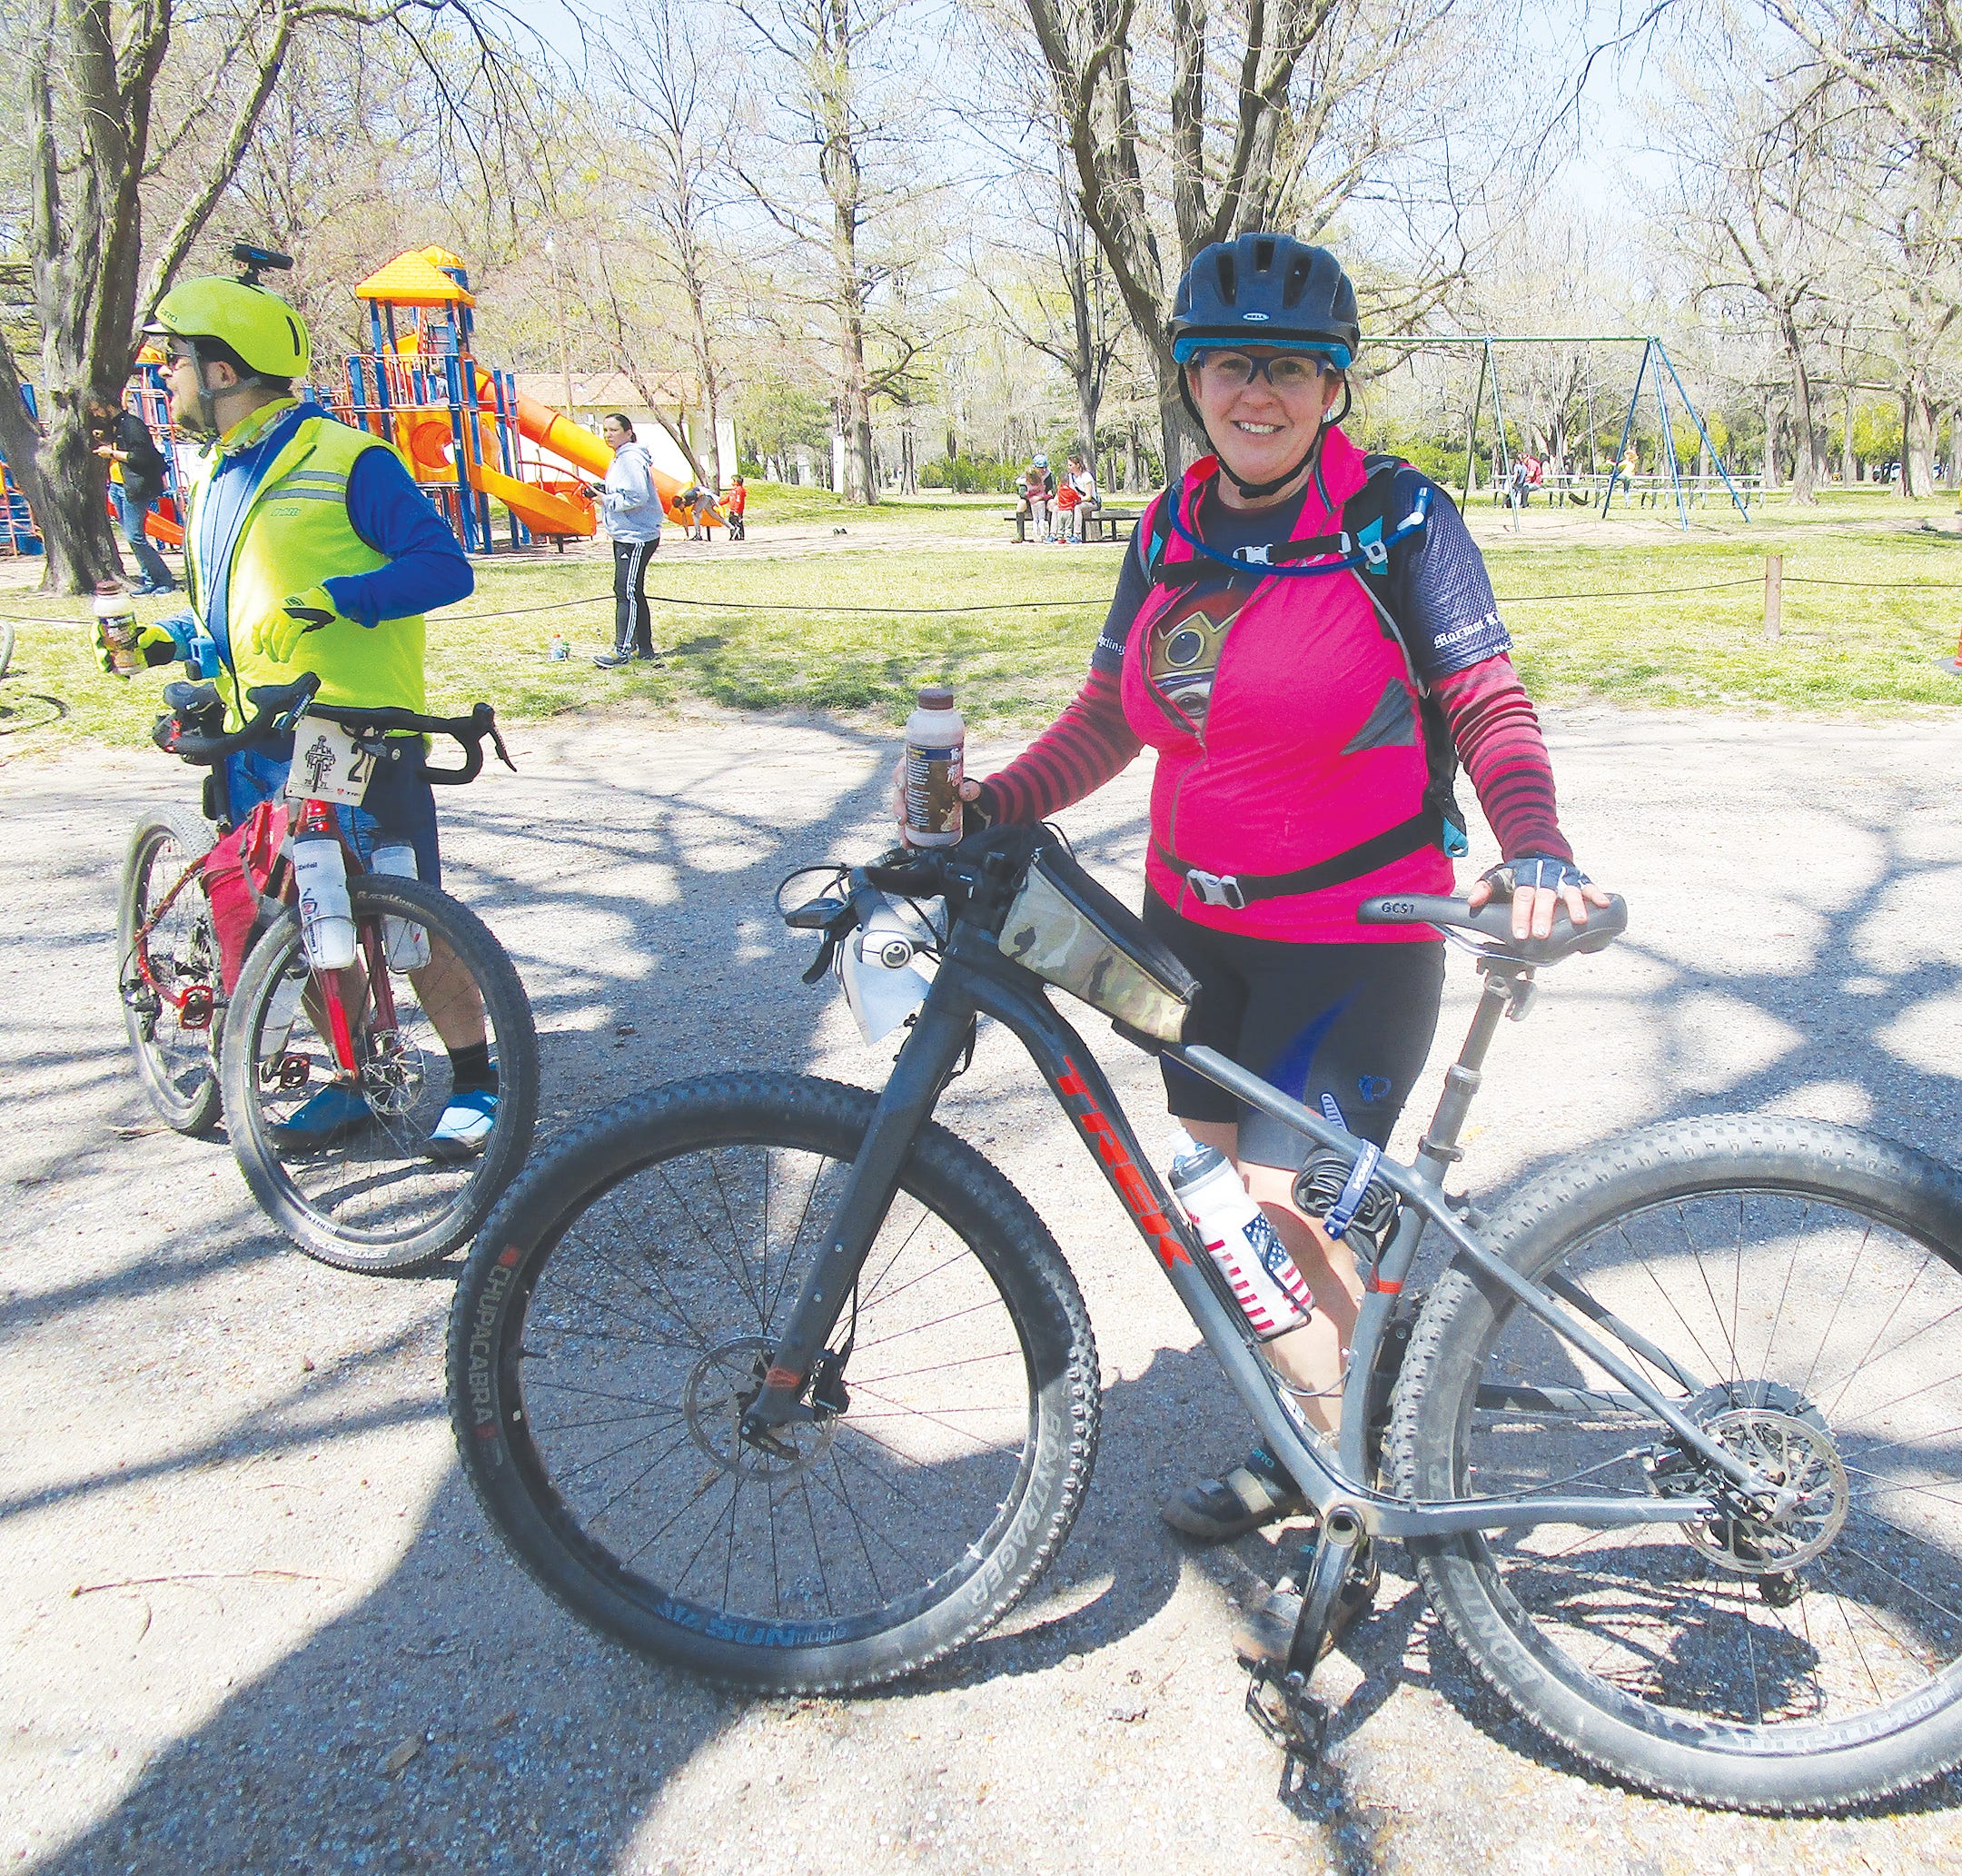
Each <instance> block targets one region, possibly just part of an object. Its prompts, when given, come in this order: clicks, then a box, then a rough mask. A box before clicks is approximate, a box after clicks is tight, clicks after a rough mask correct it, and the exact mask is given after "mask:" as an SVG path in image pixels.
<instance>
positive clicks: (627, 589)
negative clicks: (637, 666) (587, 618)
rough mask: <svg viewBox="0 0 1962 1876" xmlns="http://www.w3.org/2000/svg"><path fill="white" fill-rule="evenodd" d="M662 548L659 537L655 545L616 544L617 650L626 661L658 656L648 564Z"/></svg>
mask: <svg viewBox="0 0 1962 1876" xmlns="http://www.w3.org/2000/svg"><path fill="white" fill-rule="evenodd" d="M659 545H660V536H659V534H657V535H656V536H655V537H654V538H653V540H651V541H615V542H614V543H613V649H614V650H615V651H617V652H618V653H619V655H620V656H621V657H622V658H625V657H626V656H628V654H629V653H630V652H634V651H638V652H639V653H640V655H641V656H642V657H643V658H651V657H652V656H653V655H654V621H653V619H652V618H651V617H650V616H649V612H648V602H647V592H646V591H645V589H646V587H647V568H648V561H649V560H651V559H652V558H653V555H654V551H655V549H656V548H658V547H659Z"/></svg>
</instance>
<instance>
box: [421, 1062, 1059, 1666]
mask: <svg viewBox="0 0 1962 1876" xmlns="http://www.w3.org/2000/svg"><path fill="white" fill-rule="evenodd" d="M874 1105H875V1102H874V1097H873V1096H872V1095H871V1094H869V1093H867V1091H865V1090H864V1089H860V1088H847V1087H840V1086H838V1085H837V1083H834V1082H828V1081H818V1080H813V1079H808V1078H800V1077H792V1076H786V1075H724V1076H713V1077H704V1078H702V1079H700V1080H696V1081H689V1082H681V1083H678V1084H676V1085H674V1086H672V1087H666V1088H660V1089H657V1090H656V1091H654V1092H653V1093H651V1094H647V1095H642V1096H639V1097H636V1098H635V1099H632V1100H629V1101H626V1102H623V1103H621V1104H620V1105H619V1107H615V1108H613V1109H611V1110H610V1111H609V1112H608V1113H606V1114H604V1115H601V1116H600V1117H599V1118H598V1119H596V1120H594V1121H591V1122H590V1123H589V1124H588V1125H586V1126H585V1127H580V1129H578V1130H577V1131H576V1132H574V1133H571V1134H569V1135H567V1136H565V1137H563V1138H562V1139H561V1140H560V1141H559V1142H558V1143H557V1144H556V1145H555V1146H554V1147H553V1150H552V1151H551V1152H550V1155H548V1156H546V1157H545V1158H543V1159H541V1160H540V1161H539V1162H538V1163H537V1164H535V1165H534V1166H532V1167H531V1168H530V1171H529V1172H528V1173H527V1174H526V1176H525V1177H524V1178H523V1179H522V1180H521V1181H520V1184H519V1185H518V1186H516V1187H514V1188H513V1190H512V1192H511V1193H510V1196H509V1198H508V1199H507V1200H506V1202H505V1203H504V1205H503V1206H500V1209H499V1211H498V1213H497V1215H496V1216H494V1217H493V1218H492V1219H491V1221H490V1225H489V1226H487V1227H486V1228H485V1230H484V1233H483V1236H481V1238H480V1239H479V1240H478V1243H477V1246H476V1248H475V1249H474V1250H473V1251H472V1252H471V1259H470V1263H469V1266H468V1267H467V1268H466V1269H465V1271H464V1275H463V1281H462V1283H461V1285H459V1287H458V1290H457V1297H456V1303H455V1306H454V1308H453V1310H452V1312H451V1319H450V1404H451V1416H452V1418H453V1420H454V1422H455V1426H456V1435H457V1444H458V1447H459V1449H460V1450H461V1454H462V1456H463V1465H464V1471H465V1472H466V1473H467V1474H469V1477H470V1480H471V1484H472V1486H473V1487H474V1488H475V1489H476V1492H477V1495H478V1497H479V1499H480V1500H481V1503H482V1504H483V1506H484V1509H485V1510H486V1511H487V1512H488V1513H489V1514H490V1519H491V1521H492V1523H493V1524H496V1525H497V1527H498V1529H499V1530H500V1532H501V1533H502V1534H503V1536H504V1538H505V1541H506V1542H507V1543H509V1544H510V1547H511V1549H512V1550H513V1552H515V1553H516V1554H517V1556H518V1559H519V1561H520V1563H523V1564H524V1566H525V1567H526V1568H527V1569H528V1570H530V1572H531V1573H532V1574H533V1575H534V1576H535V1577H537V1578H538V1580H539V1581H540V1583H542V1584H543V1585H544V1586H545V1588H546V1589H547V1590H549V1591H550V1593H552V1594H553V1595H554V1596H556V1597H557V1598H558V1599H559V1600H560V1602H562V1603H565V1604H566V1605H567V1606H568V1607H569V1608H570V1609H571V1610H572V1611H573V1613H575V1614H577V1615H579V1616H580V1617H581V1618H582V1619H584V1620H585V1621H587V1622H589V1623H592V1624H593V1625H594V1626H595V1627H597V1628H599V1629H601V1630H603V1631H605V1632H606V1633H609V1634H611V1635H614V1636H617V1637H618V1638H619V1640H620V1641H622V1642H625V1643H627V1644H628V1645H629V1646H630V1647H633V1648H638V1649H640V1650H642V1651H643V1652H645V1653H649V1654H653V1655H657V1656H659V1657H661V1658H662V1659H664V1660H668V1661H670V1662H673V1663H676V1664H678V1665H679V1666H681V1667H684V1668H687V1669H689V1671H691V1672H693V1673H699V1674H701V1675H704V1676H707V1677H708V1678H710V1679H713V1680H717V1681H720V1682H728V1683H732V1684H735V1685H739V1686H743V1687H748V1688H757V1689H763V1690H768V1691H772V1692H796V1691H804V1692H816V1691H818V1690H822V1689H830V1690H834V1691H837V1690H842V1689H847V1688H853V1687H866V1686H871V1685H875V1684H877V1682H883V1681H888V1680H891V1679H893V1678H895V1677H896V1676H898V1675H901V1674H904V1673H909V1672H911V1671H912V1670H914V1669H917V1668H919V1667H922V1666H924V1665H925V1664H926V1663H928V1662H930V1661H933V1660H935V1659H936V1658H937V1657H938V1656H940V1655H942V1654H945V1653H946V1652H947V1651H948V1650H950V1649H953V1648H956V1647H957V1646H959V1645H960V1644H961V1643H963V1642H965V1641H966V1640H967V1639H969V1638H970V1637H971V1636H974V1635H976V1634H978V1633H980V1632H981V1631H982V1630H983V1629H985V1628H986V1627H987V1626H988V1625H989V1624H990V1623H993V1622H995V1621H996V1620H997V1619H998V1618H999V1617H1000V1616H1001V1615H1002V1614H1003V1613H1005V1612H1006V1611H1007V1610H1008V1609H1010V1608H1012V1607H1013V1606H1014V1605H1015V1604H1016V1602H1018V1601H1019V1600H1020V1598H1021V1597H1022V1595H1023V1594H1024V1593H1026V1591H1027V1589H1028V1588H1029V1586H1030V1584H1032V1583H1034V1582H1035V1581H1036V1578H1037V1576H1039V1575H1040V1574H1041V1573H1042V1571H1043V1569H1044V1568H1045V1565H1046V1564H1047V1563H1048V1561H1049V1559H1050V1558H1051V1557H1052V1556H1054V1555H1055V1552H1056V1551H1057V1549H1058V1548H1059V1547H1060V1546H1061V1545H1062V1543H1063V1541H1064V1539H1065V1537H1066V1536H1067V1535H1068V1533H1069V1528H1070V1525H1071V1524H1072V1522H1073V1521H1074V1520H1075V1515H1076V1509H1077V1506H1078V1504H1080V1503H1081V1501H1082V1496H1083V1493H1084V1489H1085V1485H1086V1484H1087V1483H1088V1480H1089V1476H1090V1467H1091V1463H1092V1460H1093V1457H1094V1455H1095V1450H1096V1430H1097V1386H1096V1375H1097V1370H1096V1349H1095V1343H1094V1342H1093V1340H1092V1338H1091V1334H1090V1325H1089V1322H1088V1320H1087V1318H1086V1316H1085V1312H1084V1306H1083V1299H1082V1297H1081V1296H1080V1295H1078V1293H1077V1289H1076V1285H1075V1281H1074V1279H1073V1278H1072V1277H1071V1275H1070V1273H1069V1268H1068V1266H1067V1265H1066V1264H1065V1262H1064V1260H1063V1256H1062V1253H1061V1252H1060V1251H1059V1250H1058V1249H1057V1248H1056V1246H1055V1240H1054V1239H1053V1238H1052V1237H1051V1236H1049V1234H1048V1232H1047V1231H1045V1229H1044V1228H1043V1226H1042V1223H1041V1221H1040V1220H1039V1219H1037V1217H1036V1215H1035V1213H1034V1212H1033V1211H1031V1210H1030V1209H1029V1206H1028V1204H1027V1201H1026V1200H1025V1199H1024V1198H1023V1197H1022V1196H1021V1195H1020V1194H1019V1193H1018V1192H1016V1189H1015V1187H1014V1186H1011V1185H1010V1184H1009V1183H1008V1182H1007V1180H1006V1179H1005V1178H1004V1177H1003V1176H1002V1175H1001V1174H1000V1173H999V1172H997V1171H996V1169H995V1168H994V1167H993V1166H990V1165H989V1164H988V1163H987V1162H986V1160H985V1159H983V1158H982V1157H981V1156H980V1155H979V1154H977V1153H976V1152H975V1151H974V1149H973V1148H972V1147H970V1146H965V1145H963V1144H962V1143H961V1142H960V1141H959V1140H957V1139H956V1138H955V1137H954V1136H953V1135H951V1134H949V1133H948V1132H947V1131H946V1129H945V1128H943V1127H938V1126H929V1127H926V1129H925V1130H924V1131H923V1132H922V1134H921V1135H920V1137H919V1138H918V1139H917V1141H916V1142H915V1144H914V1146H913V1150H912V1152H911V1154H910V1155H909V1156H908V1157H907V1162H906V1165H905V1166H904V1167H903V1168H902V1170H901V1172H900V1175H899V1191H898V1193H897V1195H896V1196H895V1198H894V1201H893V1204H892V1206H891V1208H890V1210H889V1211H888V1213H887V1217H886V1220H885V1222H884V1224H883V1226H881V1229H880V1232H879V1235H878V1236H877V1239H876V1240H875V1241H874V1244H873V1247H872V1251H871V1254H870V1256H868V1257H867V1261H866V1264H865V1266H864V1270H863V1273H862V1275H861V1277H860V1281H859V1285H858V1287H857V1291H856V1293H855V1295H854V1297H853V1300H852V1303H851V1305H850V1306H849V1308H848V1311H847V1317H846V1319H845V1320H843V1321H841V1322H840V1323H839V1325H838V1328H837V1333H836V1334H835V1335H834V1336H833V1343H834V1345H835V1346H837V1347H838V1348H840V1349H843V1348H846V1347H847V1345H848V1347H849V1350H850V1353H849V1357H848V1359H847V1360H846V1361H845V1362H844V1363H843V1364H842V1365H840V1366H839V1367H838V1369H837V1374H836V1377H835V1380H836V1385H835V1390H834V1389H833V1388H832V1387H831V1386H828V1385H820V1386H819V1387H818V1388H817V1389H816V1390H815V1394H816V1395H817V1396H820V1397H822V1398H823V1400H824V1401H825V1402H826V1403H827V1405H826V1407H825V1408H824V1409H823V1410H821V1411H820V1414H819V1416H818V1417H817V1419H816V1420H815V1421H811V1422H805V1423H797V1424H792V1425H790V1426H788V1427H787V1428H785V1429H782V1430H781V1432H780V1433H779V1434H778V1435H776V1436H775V1437H774V1438H773V1439H772V1440H771V1441H769V1442H768V1443H756V1442H750V1441H747V1440H745V1439H744V1438H743V1436H742V1434H741V1432H740V1429H739V1422H740V1418H741V1413H742V1407H743V1404H744V1402H745V1401H747V1400H748V1398H750V1397H751V1396H752V1395H754V1394H755V1392H756V1390H757V1388H758V1385H759V1383H760V1378H761V1376H762V1375H763V1374H764V1372H765V1370H766V1369H767V1368H768V1364H769V1357H770V1352H771V1350H772V1349H773V1348H774V1346H775V1338H776V1336H777V1335H778V1334H779V1333H780V1332H781V1329H782V1327H783V1325H784V1323H785V1321H786V1319H787V1317H788V1313H789V1311H790V1308H791V1306H792V1305H793V1304H794V1302H795V1300H796V1297H797V1295H798V1285H799V1283H800V1281H801V1280H802V1278H803V1276H804V1275H805V1272H806V1271H807V1269H808V1266H809V1265H810V1263H811V1261H812V1259H813V1258H814V1257H815V1256H817V1255H818V1254H820V1253H821V1252H822V1250H823V1248H824V1246H825V1245H826V1243H827V1235H826V1234H827V1231H828V1229H829V1226H830V1223H831V1219H832V1216H833V1208H834V1206H835V1205H836V1202H837V1196H838V1191H839V1188H840V1186H842V1184H843V1181H844V1178H845V1176H846V1173H847V1170H848V1168H849V1166H850V1163H851V1160H852V1157H853V1156H854V1155H855V1154H856V1153H857V1150H858V1146H859V1143H860V1142H861V1141H862V1140H863V1138H864V1137H865V1132H866V1128H867V1126H868V1124H869V1123H870V1120H871V1117H872V1112H873V1108H874ZM847 1338H848V1343H847Z"/></svg>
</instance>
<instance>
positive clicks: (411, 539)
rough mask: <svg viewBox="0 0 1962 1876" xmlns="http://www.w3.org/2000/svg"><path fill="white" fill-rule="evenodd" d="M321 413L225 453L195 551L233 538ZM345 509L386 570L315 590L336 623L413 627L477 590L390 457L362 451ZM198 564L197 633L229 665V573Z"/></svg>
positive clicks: (275, 427) (444, 532) (309, 405)
mask: <svg viewBox="0 0 1962 1876" xmlns="http://www.w3.org/2000/svg"><path fill="white" fill-rule="evenodd" d="M329 414H330V413H329V412H326V411H324V410H322V407H321V406H320V405H319V404H317V403H314V402H311V401H310V402H302V403H300V404H296V405H295V406H294V407H293V408H292V410H291V411H288V412H284V413H283V414H282V415H281V416H280V417H279V418H278V419H276V420H275V421H274V422H272V424H271V425H270V426H269V427H268V428H267V430H266V432H265V433H264V434H263V436H259V437H255V438H254V439H253V441H252V442H250V443H248V444H246V445H245V446H244V447H243V448H242V449H238V450H233V451H227V452H225V455H224V458H223V461H222V462H220V463H219V464H218V467H217V470H216V471H214V473H213V476H212V479H211V484H210V487H209V488H208V489H207V490H206V491H205V494H204V499H203V503H202V512H201V514H200V517H199V520H200V528H199V534H200V539H201V545H203V544H204V543H216V542H218V541H229V540H233V539H235V537H236V533H237V527H238V519H239V515H240V513H241V512H242V511H243V509H244V507H245V505H246V503H248V502H249V501H251V500H252V497H253V491H255V490H256V489H257V488H258V486H259V481H260V478H261V476H262V474H263V471H264V470H265V468H266V466H267V465H268V464H269V463H271V462H272V459H273V458H274V457H275V456H277V455H278V454H279V452H281V451H282V449H284V448H285V447H286V445H287V444H288V443H289V442H292V433H293V432H294V430H295V429H296V428H297V427H298V426H299V425H300V424H301V423H302V422H305V421H306V420H307V419H308V418H309V417H325V416H328V415H329ZM347 506H348V521H349V522H350V523H351V524H352V527H353V530H354V531H355V532H356V533H357V534H359V535H360V536H361V538H362V540H363V541H366V542H367V543H368V545H369V546H370V547H372V548H373V549H374V551H376V552H377V553H379V554H382V555H384V556H386V558H387V561H388V564H387V565H386V566H385V567H377V568H376V569H375V570H374V571H372V572H371V573H342V574H336V575H335V576H334V577H333V578H332V579H331V580H328V581H323V582H322V583H323V585H324V586H325V588H326V591H327V596H328V597H329V598H330V599H331V600H332V601H333V602H334V604H335V606H336V607H337V608H338V609H339V610H340V611H341V613H342V616H343V617H345V618H348V619H352V620H355V621H356V622H357V623H358V624H361V625H366V626H372V625H375V624H377V623H379V622H380V621H381V620H384V619H412V618H414V617H415V616H416V615H417V614H418V613H421V612H428V611H431V610H434V609H435V608H437V607H439V606H452V605H454V604H455V603H456V602H457V601H459V600H464V599H468V598H469V597H470V595H471V593H472V592H473V591H475V590H476V586H477V576H476V574H475V573H474V572H473V571H471V563H470V561H468V560H467V559H465V557H464V554H463V550H462V549H461V547H459V546H458V545H457V541H456V536H455V535H453V534H452V533H451V531H450V529H449V526H448V524H447V523H446V522H445V521H443V519H442V517H441V515H440V514H438V513H437V512H436V510H435V509H434V508H433V507H432V506H431V503H430V501H429V498H428V497H427V496H425V495H424V494H423V492H422V491H421V489H419V488H418V487H417V486H416V483H415V478H414V477H413V476H411V474H410V473H409V471H408V470H407V469H406V468H404V467H403V465H402V461H401V457H399V456H398V455H396V453H395V452H394V451H392V450H364V451H362V453H361V455H360V457H359V458H357V459H356V462H355V464H354V468H353V471H352V474H351V475H350V476H349V478H348V493H347ZM201 560H202V561H203V564H205V565H206V566H207V568H208V570H209V571H210V574H211V575H212V578H211V579H210V581H209V582H208V584H209V587H210V591H207V592H206V593H205V594H204V595H203V601H204V605H205V609H206V617H205V620H204V625H205V629H206V630H207V631H209V632H210V634H211V636H212V637H213V639H214V640H217V643H218V646H219V649H220V650H221V651H222V652H224V653H225V654H226V655H227V656H228V657H229V650H230V644H231V630H230V623H231V622H230V620H228V619H226V618H225V616H224V611H225V606H224V594H225V589H226V587H227V585H228V584H229V579H228V578H226V577H220V576H221V574H224V575H228V574H229V566H226V567H225V568H224V569H222V570H221V569H220V568H219V567H218V566H217V565H215V564H213V560H212V559H211V558H209V557H208V550H207V555H204V556H201Z"/></svg>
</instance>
